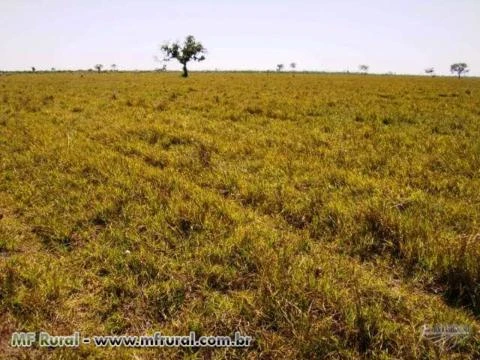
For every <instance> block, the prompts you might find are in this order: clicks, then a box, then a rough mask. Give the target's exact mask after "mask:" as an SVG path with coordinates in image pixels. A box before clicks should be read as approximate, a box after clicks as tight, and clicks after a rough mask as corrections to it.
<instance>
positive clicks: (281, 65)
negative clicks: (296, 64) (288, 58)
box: [277, 64, 285, 72]
mask: <svg viewBox="0 0 480 360" xmlns="http://www.w3.org/2000/svg"><path fill="white" fill-rule="evenodd" d="M284 67H285V65H283V64H277V71H279V72H280V71H282V70H283V68H284Z"/></svg>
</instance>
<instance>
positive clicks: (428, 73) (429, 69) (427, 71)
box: [425, 67, 435, 76]
mask: <svg viewBox="0 0 480 360" xmlns="http://www.w3.org/2000/svg"><path fill="white" fill-rule="evenodd" d="M425 74H427V75H432V76H433V75H434V74H435V69H434V68H433V67H431V68H426V69H425Z"/></svg>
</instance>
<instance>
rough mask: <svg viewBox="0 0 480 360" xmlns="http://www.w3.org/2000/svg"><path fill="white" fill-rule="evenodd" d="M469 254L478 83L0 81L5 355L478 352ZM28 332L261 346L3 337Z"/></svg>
mask: <svg viewBox="0 0 480 360" xmlns="http://www.w3.org/2000/svg"><path fill="white" fill-rule="evenodd" d="M479 259H480V80H479V79H474V78H472V79H468V78H466V79H461V80H459V79H456V78H440V77H438V78H424V77H400V76H399V77H397V76H360V75H328V74H324V75H320V74H300V73H298V74H287V73H285V74H260V73H258V74H256V73H251V74H242V73H194V74H192V76H191V78H189V79H182V78H180V77H179V76H178V74H175V73H163V74H153V73H144V74H140V73H139V74H135V73H104V74H91V73H88V74H87V73H85V74H84V75H80V74H78V73H74V74H23V75H21V74H18V75H9V76H0V339H1V341H0V354H4V355H5V358H22V359H28V358H32V359H36V358H38V359H75V358H86V357H87V356H90V358H92V359H97V358H98V359H103V358H107V359H156V358H189V359H201V358H208V359H221V358H232V359H233V358H251V359H254V358H263V359H284V358H285V359H302V358H305V359H313V358H328V359H360V358H365V359H370V358H372V359H399V358H402V359H428V358H441V359H478V358H480V333H479V330H480V261H479ZM424 324H462V325H467V326H470V327H471V329H472V331H471V335H470V336H469V337H467V338H465V339H461V340H458V341H454V342H450V343H448V344H446V345H445V346H442V345H438V344H435V343H433V342H432V341H431V340H429V339H426V338H422V337H421V336H420V335H421V334H420V329H421V327H422V325H424ZM41 330H45V331H48V332H50V333H51V334H55V335H68V334H71V333H73V332H74V331H77V330H78V331H80V332H82V334H85V335H108V334H128V335H144V334H149V333H153V332H155V331H161V332H162V333H165V334H168V335H184V334H188V333H189V331H191V330H194V331H196V332H197V334H200V335H202V334H204V335H231V334H233V333H234V332H235V331H240V332H242V333H243V334H246V335H249V336H252V337H253V339H254V343H253V346H252V347H251V348H249V349H217V350H212V349H126V348H121V349H99V348H95V347H93V346H82V347H81V348H80V349H75V351H74V350H67V349H55V350H52V349H40V348H34V349H14V348H11V347H10V346H9V341H10V335H11V333H12V332H14V331H41Z"/></svg>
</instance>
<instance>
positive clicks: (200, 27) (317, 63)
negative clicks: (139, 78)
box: [0, 0, 480, 76]
mask: <svg viewBox="0 0 480 360" xmlns="http://www.w3.org/2000/svg"><path fill="white" fill-rule="evenodd" d="M0 30H1V31H0V70H28V69H30V68H31V67H32V66H35V67H36V68H37V69H38V70H49V69H51V68H52V67H53V68H56V69H72V70H74V69H88V68H93V67H94V65H95V64H98V63H100V64H104V65H105V66H106V68H110V65H111V64H117V65H118V69H120V70H133V69H138V70H151V69H154V68H157V67H161V66H162V64H161V63H158V62H155V60H154V56H155V55H157V56H159V57H161V53H160V50H159V48H160V45H161V44H163V43H165V42H166V41H175V40H180V41H182V40H183V39H184V38H185V36H187V35H189V34H192V35H194V36H195V37H196V38H197V40H200V41H201V42H202V43H203V45H204V46H205V47H206V48H207V50H208V53H207V56H206V57H207V59H206V60H205V61H203V62H201V63H195V64H193V63H189V68H190V69H192V70H215V69H218V70H274V69H275V68H276V65H277V64H280V63H283V64H285V65H286V66H287V67H288V64H290V63H291V62H295V63H296V64H297V70H310V71H346V70H349V71H357V70H358V66H359V65H360V64H367V65H369V66H370V72H372V73H387V72H393V73H396V74H407V73H408V74H423V73H424V69H425V68H428V67H434V68H435V71H436V73H437V74H449V70H450V65H451V64H452V63H455V62H466V63H467V64H468V65H469V68H470V69H471V70H470V75H475V76H480V38H479V34H480V0H390V1H388V0H369V1H366V0H356V1H355V0H314V1H310V0H296V1H294V0H276V1H270V0H263V1H262V0H242V1H239V0H237V1H233V0H223V1H220V0H216V1H213V0H210V1H206V0H197V1H194V0H190V1H185V0H176V1H162V0H115V1H106V0H0ZM167 67H168V69H169V70H177V69H180V66H179V64H178V63H176V62H175V61H171V62H169V63H168V64H167Z"/></svg>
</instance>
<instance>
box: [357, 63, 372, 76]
mask: <svg viewBox="0 0 480 360" xmlns="http://www.w3.org/2000/svg"><path fill="white" fill-rule="evenodd" d="M369 68H370V67H369V66H368V65H359V66H358V69H359V70H360V72H361V73H363V74H365V75H366V74H367V73H368V69H369Z"/></svg>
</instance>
